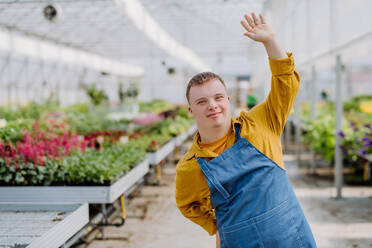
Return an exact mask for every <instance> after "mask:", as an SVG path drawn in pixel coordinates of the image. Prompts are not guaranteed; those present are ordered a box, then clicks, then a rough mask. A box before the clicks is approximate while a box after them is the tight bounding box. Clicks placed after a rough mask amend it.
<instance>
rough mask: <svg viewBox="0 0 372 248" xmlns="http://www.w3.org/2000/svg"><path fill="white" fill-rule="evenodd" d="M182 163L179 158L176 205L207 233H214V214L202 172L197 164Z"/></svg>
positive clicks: (215, 229)
mask: <svg viewBox="0 0 372 248" xmlns="http://www.w3.org/2000/svg"><path fill="white" fill-rule="evenodd" d="M184 163H185V162H184V161H182V160H181V161H180V162H179V164H178V165H177V168H176V172H177V174H176V192H175V197H176V203H177V207H178V209H179V210H180V211H181V213H182V214H183V215H184V216H185V217H186V218H188V219H189V220H191V221H192V222H194V223H196V224H198V225H200V226H201V227H202V228H203V229H204V230H206V231H207V232H208V233H209V235H214V234H215V233H216V231H217V226H216V216H215V214H214V211H213V209H212V205H211V203H210V201H209V197H208V196H209V195H208V192H209V188H208V184H207V182H206V179H205V177H204V174H203V172H202V171H201V169H200V167H198V166H197V165H196V166H185V164H184ZM186 163H187V162H186ZM182 165H183V166H182Z"/></svg>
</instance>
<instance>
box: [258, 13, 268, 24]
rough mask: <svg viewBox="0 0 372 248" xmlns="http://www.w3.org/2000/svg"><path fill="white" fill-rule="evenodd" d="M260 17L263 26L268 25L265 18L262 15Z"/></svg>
mask: <svg viewBox="0 0 372 248" xmlns="http://www.w3.org/2000/svg"><path fill="white" fill-rule="evenodd" d="M259 16H260V19H261V22H262V24H266V21H265V19H264V18H263V16H262V15H261V14H259Z"/></svg>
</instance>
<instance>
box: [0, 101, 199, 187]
mask: <svg viewBox="0 0 372 248" xmlns="http://www.w3.org/2000/svg"><path fill="white" fill-rule="evenodd" d="M36 108H37V111H35V109H32V110H31V111H32V112H33V114H32V115H27V114H26V115H25V116H27V117H29V118H27V119H24V118H22V114H20V113H18V112H17V111H24V110H20V109H21V108H19V109H18V110H12V111H8V112H7V113H9V114H8V115H7V117H8V118H9V119H5V118H3V119H2V124H1V122H0V184H1V185H108V184H111V183H113V182H115V181H116V180H117V179H118V178H120V177H121V176H122V175H123V174H125V173H126V172H127V171H129V170H130V169H132V166H134V165H136V164H138V163H140V162H141V161H143V160H144V159H145V157H146V152H154V151H156V150H158V149H159V148H160V147H161V146H162V145H163V144H164V143H166V142H168V141H169V140H170V139H171V138H172V137H174V136H176V135H178V134H180V133H182V132H184V131H186V130H187V129H188V128H189V127H190V125H191V124H192V120H191V118H190V116H188V115H187V114H186V115H185V113H187V109H186V112H185V108H176V109H174V110H172V111H173V112H174V114H173V115H169V113H167V117H165V116H166V115H165V114H164V113H161V114H160V115H159V116H160V118H159V119H157V121H155V122H153V123H150V124H148V125H146V126H140V125H138V124H135V125H133V123H130V122H129V121H127V120H120V121H113V120H109V119H107V118H105V117H104V116H102V115H97V114H95V113H91V112H89V111H88V109H89V108H87V107H86V106H84V105H77V106H70V107H68V108H64V109H62V108H58V107H56V106H52V107H48V106H42V105H40V106H37V107H36ZM3 112H4V113H5V112H6V111H5V110H4V111H3ZM20 116H21V117H20ZM1 117H3V116H1ZM32 117H33V118H32ZM17 118H18V119H17ZM36 119H37V120H36ZM133 126H134V127H135V128H133Z"/></svg>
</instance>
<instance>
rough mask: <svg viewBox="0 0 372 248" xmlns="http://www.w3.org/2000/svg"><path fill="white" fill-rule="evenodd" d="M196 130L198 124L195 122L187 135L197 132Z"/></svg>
mask: <svg viewBox="0 0 372 248" xmlns="http://www.w3.org/2000/svg"><path fill="white" fill-rule="evenodd" d="M196 130H197V127H196V124H193V125H192V126H191V127H190V128H189V130H188V131H187V135H188V136H192V135H194V133H195V132H196Z"/></svg>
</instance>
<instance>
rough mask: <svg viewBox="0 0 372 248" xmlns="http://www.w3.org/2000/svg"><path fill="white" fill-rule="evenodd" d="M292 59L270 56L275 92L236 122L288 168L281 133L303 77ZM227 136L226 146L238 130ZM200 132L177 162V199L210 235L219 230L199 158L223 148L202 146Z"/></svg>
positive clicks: (271, 92)
mask: <svg viewBox="0 0 372 248" xmlns="http://www.w3.org/2000/svg"><path fill="white" fill-rule="evenodd" d="M287 55H288V58H284V59H269V64H270V69H271V73H272V78H271V91H270V93H269V95H268V97H267V99H266V100H265V101H264V102H262V103H261V104H259V105H257V106H256V107H254V108H252V109H251V110H249V111H242V112H241V113H240V116H239V117H238V118H236V119H235V118H232V120H231V122H232V127H233V126H234V125H233V124H234V123H240V124H241V136H242V137H244V138H246V139H247V140H248V141H249V142H251V143H252V145H253V146H255V147H256V148H257V149H258V150H260V151H261V152H262V153H264V154H265V155H266V156H268V157H269V158H270V159H272V160H273V161H274V162H276V163H277V164H278V165H279V166H281V167H282V168H284V163H283V154H282V148H281V144H280V135H281V133H282V131H283V128H284V124H285V122H286V120H287V118H288V115H289V113H290V111H291V109H292V106H293V104H294V101H295V98H296V95H297V92H298V89H299V84H300V77H299V75H298V72H297V71H296V70H295V67H294V59H293V55H292V54H291V53H287ZM232 130H233V131H232V132H230V134H229V136H228V137H227V139H226V146H225V147H226V149H227V148H228V147H230V146H232V145H233V144H234V142H235V130H234V129H233V128H232ZM199 143H200V136H199V133H198V132H197V133H196V135H195V137H194V141H193V144H192V145H191V147H190V149H189V151H188V152H187V153H186V154H185V156H184V157H183V158H182V159H181V160H180V161H179V162H178V164H177V169H176V171H177V175H176V193H175V197H176V202H177V206H178V208H179V209H180V211H181V213H182V214H183V215H184V216H185V217H186V218H188V219H190V220H191V221H193V222H195V223H196V224H198V225H200V226H201V227H202V228H204V229H205V230H206V231H207V232H208V233H209V234H210V235H214V234H215V233H216V232H217V226H216V216H215V214H214V209H213V208H212V205H211V203H210V191H209V187H208V184H207V181H206V178H205V176H204V174H203V172H202V170H201V168H200V166H199V164H198V162H197V160H196V157H204V158H214V157H216V156H218V155H219V153H221V151H218V152H214V151H211V150H209V149H207V147H206V146H203V145H200V144H199Z"/></svg>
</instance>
